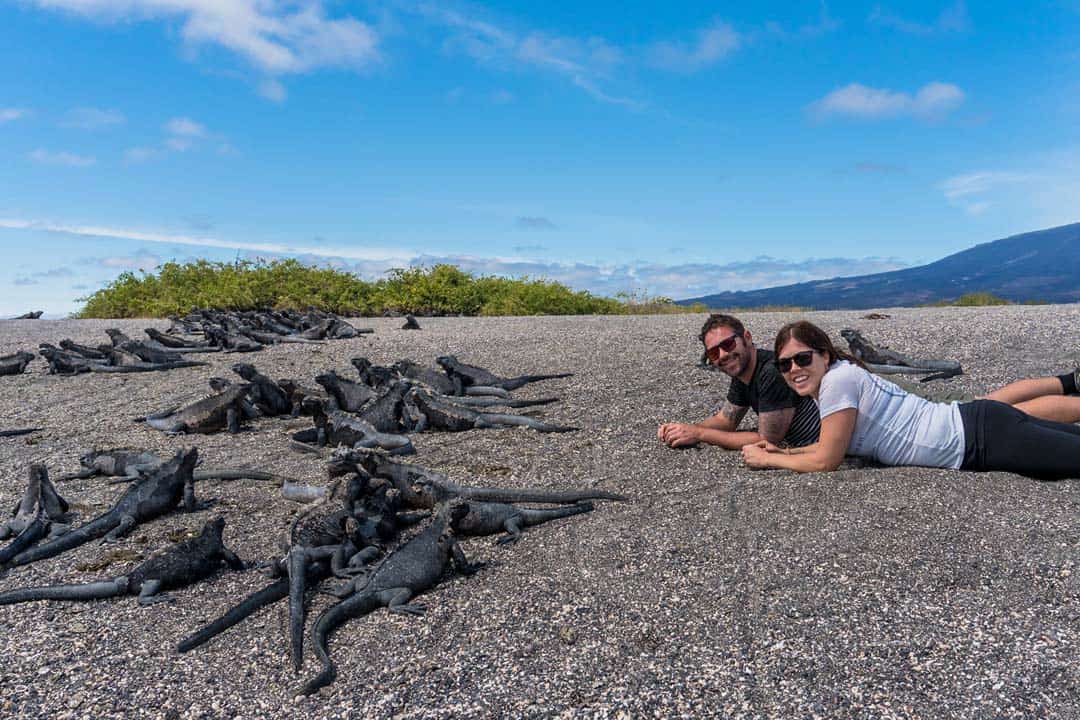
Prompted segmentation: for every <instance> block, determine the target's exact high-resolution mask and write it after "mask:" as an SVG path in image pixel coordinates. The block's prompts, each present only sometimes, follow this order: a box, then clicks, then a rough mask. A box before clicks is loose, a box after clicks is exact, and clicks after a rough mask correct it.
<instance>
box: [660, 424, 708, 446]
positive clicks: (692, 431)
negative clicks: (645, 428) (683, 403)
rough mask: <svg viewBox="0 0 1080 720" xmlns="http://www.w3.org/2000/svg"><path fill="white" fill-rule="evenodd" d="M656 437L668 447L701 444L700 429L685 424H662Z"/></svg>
mask: <svg viewBox="0 0 1080 720" xmlns="http://www.w3.org/2000/svg"><path fill="white" fill-rule="evenodd" d="M656 436H657V437H658V438H660V440H661V441H663V442H664V443H666V444H667V445H668V447H673V448H677V447H689V446H691V445H697V444H698V443H699V442H701V428H699V427H697V426H696V425H688V424H687V423H664V424H663V425H661V426H660V428H659V429H658V430H657V431H656Z"/></svg>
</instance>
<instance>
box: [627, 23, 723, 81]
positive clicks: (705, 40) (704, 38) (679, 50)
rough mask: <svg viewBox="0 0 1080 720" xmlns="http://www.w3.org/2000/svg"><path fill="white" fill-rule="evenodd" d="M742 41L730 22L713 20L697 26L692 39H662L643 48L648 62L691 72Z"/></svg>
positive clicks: (712, 61) (718, 57)
mask: <svg viewBox="0 0 1080 720" xmlns="http://www.w3.org/2000/svg"><path fill="white" fill-rule="evenodd" d="M742 43H743V39H742V37H741V36H740V35H739V33H738V32H736V31H735V28H733V27H732V26H731V25H729V24H728V23H725V22H721V21H715V22H713V23H712V24H711V25H709V26H708V27H706V28H703V29H702V30H699V31H698V33H697V37H696V38H694V40H693V41H692V42H675V41H662V42H657V43H654V44H653V45H651V46H649V47H648V49H647V54H646V57H647V61H648V62H649V64H651V65H653V66H655V67H659V68H663V69H665V70H674V71H676V72H687V73H688V72H694V71H696V70H700V69H702V68H704V67H708V66H710V65H713V64H715V63H717V62H719V61H720V60H723V59H724V58H726V57H727V56H728V55H730V54H732V53H733V52H735V51H736V50H738V49H739V48H740V47H741V46H742Z"/></svg>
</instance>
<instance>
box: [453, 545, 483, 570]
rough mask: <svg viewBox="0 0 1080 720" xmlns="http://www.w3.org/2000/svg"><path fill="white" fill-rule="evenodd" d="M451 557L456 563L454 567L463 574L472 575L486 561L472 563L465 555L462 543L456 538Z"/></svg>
mask: <svg viewBox="0 0 1080 720" xmlns="http://www.w3.org/2000/svg"><path fill="white" fill-rule="evenodd" d="M450 559H451V561H452V562H453V563H454V569H455V570H457V571H458V572H459V573H461V574H462V575H472V574H473V573H475V572H476V571H477V570H479V569H480V568H482V567H484V563H482V562H479V563H470V562H469V559H468V558H467V557H465V551H464V550H462V549H461V544H460V543H458V542H457V541H456V540H455V541H454V543H453V545H451V546H450Z"/></svg>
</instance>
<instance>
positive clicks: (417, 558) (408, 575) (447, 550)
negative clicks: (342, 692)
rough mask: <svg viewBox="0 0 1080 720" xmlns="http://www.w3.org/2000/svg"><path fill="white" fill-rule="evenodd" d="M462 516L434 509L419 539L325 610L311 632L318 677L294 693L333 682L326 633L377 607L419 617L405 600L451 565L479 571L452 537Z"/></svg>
mask: <svg viewBox="0 0 1080 720" xmlns="http://www.w3.org/2000/svg"><path fill="white" fill-rule="evenodd" d="M467 513H468V506H467V504H465V503H460V502H456V501H455V502H451V503H444V504H442V505H440V506H439V507H438V508H437V510H436V512H435V514H434V516H433V517H432V520H431V523H430V524H429V525H428V526H427V527H426V528H424V530H423V531H421V532H420V533H419V534H417V535H416V536H415V537H413V538H412V539H411V540H409V541H408V542H407V543H405V544H404V545H402V546H401V547H400V548H398V549H397V550H395V551H394V552H392V553H390V554H389V555H387V556H386V558H384V559H383V561H382V562H380V563H379V565H378V566H376V567H375V568H374V569H373V570H372V571H371V572H370V573H369V574H368V575H367V576H366V578H365V580H366V581H365V582H364V584H363V585H362V586H361V587H360V588H358V589H357V592H356V593H355V594H354V595H352V596H351V597H349V598H347V599H346V600H342V601H341V602H340V603H338V604H337V605H334V606H333V607H331V608H329V609H328V610H326V611H325V612H323V614H322V615H320V616H319V618H318V620H316V621H315V626H314V627H313V628H312V631H311V640H312V644H313V645H314V646H315V654H316V655H318V657H319V660H320V661H321V663H322V671H321V672H319V674H318V675H316V676H315V677H314V678H312V679H311V680H309V681H308V682H307V683H305V684H304V686H303V687H302V688H301V689H300V693H301V694H302V695H311V694H312V693H314V692H317V691H318V690H319V688H322V687H325V686H326V685H329V684H330V683H331V682H333V681H334V677H335V676H336V675H337V669H336V667H335V666H334V662H333V660H331V659H330V652H329V648H328V643H329V638H330V633H332V632H333V631H334V630H335V629H336V628H337V627H338V626H340V625H341V624H342V623H344V622H345V621H346V620H349V619H350V618H355V617H357V616H360V615H366V614H368V613H370V612H372V611H374V610H376V609H378V608H380V607H385V608H386V609H387V610H389V611H390V612H393V613H400V614H407V615H422V614H423V613H424V612H425V609H426V608H425V607H424V606H423V605H419V604H416V603H410V602H409V600H411V599H412V598H414V597H415V596H417V595H419V594H420V593H423V592H424V591H426V590H428V589H430V588H432V587H434V586H435V584H436V583H438V582H439V579H440V578H442V576H443V573H445V572H446V569H447V567H448V566H449V565H450V564H451V563H452V564H453V565H454V566H455V567H456V568H457V570H458V571H459V572H461V573H463V574H466V575H471V574H472V573H474V572H476V570H478V569H479V566H477V565H470V564H469V561H468V560H467V559H466V558H465V553H463V552H462V551H461V547H460V546H459V545H458V542H457V539H456V538H455V537H454V523H455V522H457V521H459V520H461V519H462V518H463V517H465V515H466V514H467Z"/></svg>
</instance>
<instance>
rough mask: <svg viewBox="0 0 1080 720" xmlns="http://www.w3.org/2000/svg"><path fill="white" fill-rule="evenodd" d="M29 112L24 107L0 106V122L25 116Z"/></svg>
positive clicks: (7, 121)
mask: <svg viewBox="0 0 1080 720" xmlns="http://www.w3.org/2000/svg"><path fill="white" fill-rule="evenodd" d="M29 114H30V111H29V110H27V109H26V108H0V124H3V123H9V122H11V121H12V120H18V119H20V118H24V117H27V116H28V115H29Z"/></svg>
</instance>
